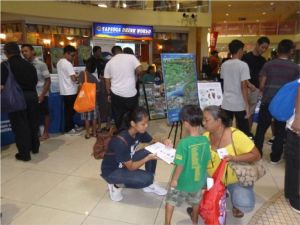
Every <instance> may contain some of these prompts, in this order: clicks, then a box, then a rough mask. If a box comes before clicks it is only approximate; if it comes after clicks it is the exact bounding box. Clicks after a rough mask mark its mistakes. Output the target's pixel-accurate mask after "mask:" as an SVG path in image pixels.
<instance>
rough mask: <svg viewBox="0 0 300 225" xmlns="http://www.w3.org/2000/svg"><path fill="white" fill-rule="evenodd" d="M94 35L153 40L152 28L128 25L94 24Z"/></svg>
mask: <svg viewBox="0 0 300 225" xmlns="http://www.w3.org/2000/svg"><path fill="white" fill-rule="evenodd" d="M93 35H94V36H96V37H102V38H116V39H125V40H152V39H153V27H152V26H137V25H126V24H110V23H94V24H93Z"/></svg>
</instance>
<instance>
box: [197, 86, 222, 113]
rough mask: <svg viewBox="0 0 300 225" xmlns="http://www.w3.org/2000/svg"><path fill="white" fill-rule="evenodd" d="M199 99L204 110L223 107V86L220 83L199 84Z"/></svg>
mask: <svg viewBox="0 0 300 225" xmlns="http://www.w3.org/2000/svg"><path fill="white" fill-rule="evenodd" d="M198 97H199V103H200V108H201V109H202V110H203V109H204V108H205V107H206V106H209V105H217V106H220V105H222V100H223V95H222V89H221V84H220V83H219V82H198Z"/></svg>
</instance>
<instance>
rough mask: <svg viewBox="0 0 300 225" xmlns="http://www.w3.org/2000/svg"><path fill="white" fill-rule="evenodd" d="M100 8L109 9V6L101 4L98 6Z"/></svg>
mask: <svg viewBox="0 0 300 225" xmlns="http://www.w3.org/2000/svg"><path fill="white" fill-rule="evenodd" d="M98 7H100V8H107V5H106V4H103V3H99V4H98Z"/></svg>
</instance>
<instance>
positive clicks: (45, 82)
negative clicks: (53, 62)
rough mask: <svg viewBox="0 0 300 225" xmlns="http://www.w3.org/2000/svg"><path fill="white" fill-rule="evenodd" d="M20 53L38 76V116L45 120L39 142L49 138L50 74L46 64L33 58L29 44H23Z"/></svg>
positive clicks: (32, 49)
mask: <svg viewBox="0 0 300 225" xmlns="http://www.w3.org/2000/svg"><path fill="white" fill-rule="evenodd" d="M21 51H22V55H23V56H24V58H25V59H26V60H27V61H29V62H30V63H32V64H33V66H34V67H35V69H36V72H37V76H38V83H37V86H36V91H37V94H38V97H39V106H40V115H41V116H43V117H44V118H45V120H44V131H43V134H41V138H40V140H42V141H43V140H46V139H48V138H49V133H48V129H49V124H50V117H49V107H48V95H49V88H50V84H51V80H50V73H49V70H48V67H47V65H46V63H44V62H42V61H41V60H39V59H38V58H37V57H35V52H34V48H33V47H32V45H31V44H23V45H22V46H21Z"/></svg>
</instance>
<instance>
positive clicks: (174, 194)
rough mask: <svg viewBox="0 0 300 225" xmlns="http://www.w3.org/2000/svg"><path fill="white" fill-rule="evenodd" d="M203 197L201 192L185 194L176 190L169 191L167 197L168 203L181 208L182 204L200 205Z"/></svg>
mask: <svg viewBox="0 0 300 225" xmlns="http://www.w3.org/2000/svg"><path fill="white" fill-rule="evenodd" d="M201 196H202V192H201V190H200V191H199V192H183V191H179V190H177V189H175V188H171V189H169V190H168V193H167V196H166V203H168V204H170V205H172V206H176V207H179V206H181V205H182V203H184V202H185V203H187V204H189V205H191V206H193V205H198V204H199V202H200V199H201Z"/></svg>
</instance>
